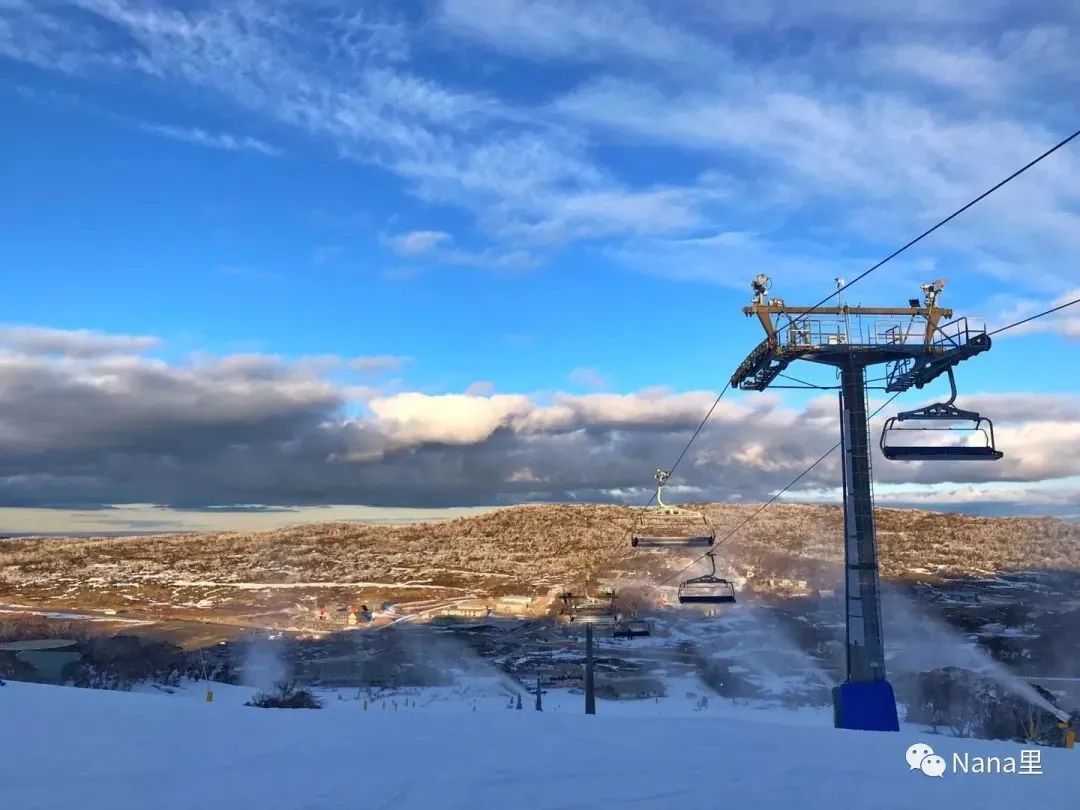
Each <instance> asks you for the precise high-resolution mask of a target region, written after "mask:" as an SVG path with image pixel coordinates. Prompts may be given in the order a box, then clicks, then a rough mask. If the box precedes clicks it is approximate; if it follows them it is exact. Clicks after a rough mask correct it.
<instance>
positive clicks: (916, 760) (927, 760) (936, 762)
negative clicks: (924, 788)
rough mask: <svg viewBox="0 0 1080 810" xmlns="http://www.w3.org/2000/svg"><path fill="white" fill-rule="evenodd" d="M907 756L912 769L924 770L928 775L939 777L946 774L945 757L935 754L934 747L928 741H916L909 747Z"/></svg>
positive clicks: (909, 766) (909, 767) (909, 768)
mask: <svg viewBox="0 0 1080 810" xmlns="http://www.w3.org/2000/svg"><path fill="white" fill-rule="evenodd" d="M905 758H906V759H907V764H908V770H910V771H922V772H923V773H924V774H926V775H927V776H936V777H938V778H941V777H944V776H945V758H944V757H939V756H938V755H937V754H935V753H934V749H933V748H931V747H930V746H929V745H927V744H926V743H915V744H914V745H913V746H911V747H910V748H908V750H907V754H905Z"/></svg>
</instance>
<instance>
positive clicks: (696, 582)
mask: <svg viewBox="0 0 1080 810" xmlns="http://www.w3.org/2000/svg"><path fill="white" fill-rule="evenodd" d="M705 556H706V557H708V558H709V565H710V567H711V568H712V570H711V571H710V572H709V573H708V574H705V575H704V576H700V577H693V578H691V579H688V580H686V581H684V582H683V583H682V584H680V585H679V604H681V605H687V604H690V605H720V604H725V603H731V602H734V601H735V587H734V586H733V585H732V584H731V583H730V582H728V581H727V580H726V579H721V578H720V577H718V576H716V558H715V555H714V554H713V552H711V551H710V552H707V553H706V554H705Z"/></svg>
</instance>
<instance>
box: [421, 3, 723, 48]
mask: <svg viewBox="0 0 1080 810" xmlns="http://www.w3.org/2000/svg"><path fill="white" fill-rule="evenodd" d="M437 21H438V22H439V23H440V24H441V25H442V26H444V27H445V28H448V29H450V30H451V31H453V32H454V33H456V34H460V35H463V36H466V37H470V38H475V39H479V40H482V41H483V42H484V43H485V44H487V45H489V46H490V47H492V48H495V49H497V50H500V51H504V52H508V53H512V54H521V55H525V56H531V57H537V58H541V59H543V58H549V57H555V58H560V59H571V60H574V61H590V62H593V61H602V60H605V59H608V58H611V57H629V58H635V59H643V60H647V61H650V62H652V61H659V62H670V63H686V62H701V61H703V60H706V59H708V57H709V56H710V55H712V54H714V53H715V50H716V49H715V47H714V46H713V45H711V44H710V43H709V41H708V40H705V39H701V38H699V37H697V36H695V35H694V34H692V33H690V32H689V31H685V30H682V29H680V28H679V27H678V26H676V25H674V24H671V23H669V22H664V21H661V20H659V19H658V18H657V17H655V16H654V15H653V14H651V13H650V11H649V9H648V7H647V6H645V5H644V4H642V3H638V2H632V0H616V1H615V2H607V3H586V4H582V3H574V2H567V1H566V0H443V1H442V2H441V3H440V8H439V14H438V18H437Z"/></svg>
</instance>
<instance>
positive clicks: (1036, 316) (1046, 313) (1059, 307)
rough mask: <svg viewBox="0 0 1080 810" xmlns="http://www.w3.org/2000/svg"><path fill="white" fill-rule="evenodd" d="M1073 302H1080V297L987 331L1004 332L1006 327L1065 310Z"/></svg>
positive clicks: (989, 333) (989, 334)
mask: <svg viewBox="0 0 1080 810" xmlns="http://www.w3.org/2000/svg"><path fill="white" fill-rule="evenodd" d="M1073 304H1080V298H1074V299H1073V300H1072V301H1067V302H1066V303H1064V304H1061V305H1059V306H1056V307H1054V308H1053V309H1048V310H1046V311H1045V312H1040V313H1039V314H1038V315H1032V316H1030V317H1028V318H1024V319H1023V320H1022V321H1017V322H1016V323H1010V324H1009V325H1008V326H1002V327H1001V328H1000V329H995V330H994V331H993V332H987V335H988V336H992V335H996V334H998V333H1000V332H1004V331H1005V330H1006V329H1012V328H1013V327H1014V326H1020V325H1021V324H1024V323H1028V322H1029V321H1034V320H1036V319H1037V318H1041V317H1043V316H1044V315H1051V314H1053V313H1055V312H1059V311H1060V310H1063V309H1065V308H1066V307H1071V306H1072V305H1073Z"/></svg>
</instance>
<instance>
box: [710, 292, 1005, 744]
mask: <svg viewBox="0 0 1080 810" xmlns="http://www.w3.org/2000/svg"><path fill="white" fill-rule="evenodd" d="M750 286H751V288H752V289H753V291H754V298H753V301H752V303H751V305H750V306H748V307H744V308H743V312H744V313H745V314H746V315H747V316H752V315H756V316H757V317H758V319H759V320H760V321H761V325H762V326H763V327H764V329H765V335H766V337H765V340H763V341H762V342H761V343H760V344H759V345H758V346H757V348H755V349H754V350H753V351H752V352H751V353H750V355H749V356H748V357H747V358H746V359H745V360H744V361H743V362H742V365H740V366H739V368H738V369H737V370H736V372H735V374H734V375H733V376H732V377H731V387H732V388H739V389H743V390H749V391H763V390H765V389H766V388H768V386H769V384H770V383H772V381H773V380H775V379H776V378H777V376H779V375H780V374H781V373H783V371H784V370H785V369H786V368H787V367H788V366H789V365H790V364H791V363H793V362H794V361H796V360H807V361H809V362H812V363H822V364H824V365H830V366H835V367H836V368H837V369H838V371H839V375H840V383H841V384H840V436H841V443H842V444H841V447H842V449H843V491H844V582H845V591H846V598H845V602H846V614H847V670H846V679H845V681H844V683H842V684H841V685H839V686H837V687H835V688H834V689H833V708H834V720H835V725H836V727H838V728H849V729H865V730H875V731H898V730H899V722H898V718H897V713H896V698H895V696H894V694H893V690H892V686H891V685H890V684H889V682H888V680H887V679H886V677H885V649H884V643H883V639H882V633H881V595H880V589H879V582H878V557H877V543H876V539H875V536H874V502H873V488H872V478H871V475H872V473H871V466H870V444H869V436H868V419H867V413H866V369H867V367H868V366H874V365H878V364H888V365H887V369H886V385H885V390H886V391H890V392H900V391H906V390H908V389H910V388H913V387H914V388H922V387H923V386H924V385H926V384H927V383H929V382H930V381H932V380H933V379H935V378H936V377H938V376H939V375H941V374H945V373H947V372H951V370H952V368H953V367H954V366H955V365H956V364H957V363H959V362H961V361H963V360H966V359H968V358H970V357H973V356H975V355H976V354H979V353H980V352H984V351H986V350H987V349H989V348H990V337H989V335H987V334H986V329H985V328H982V329H973V328H971V327H969V325H968V322H967V319H966V318H959V319H957V320H951V321H950V320H948V319H951V318H952V316H953V313H952V310H951V309H943V308H942V307H939V306H938V304H937V299H938V296H939V295H940V294H941V291H942V290H943V289H944V287H945V281H944V280H938V281H935V282H933V283H931V284H923V285H922V292H923V298H922V300H921V301H920V300H919V299H917V298H913V299H910V300H909V301H908V306H906V307H863V306H848V305H846V304H844V305H841V306H836V307H820V308H814V307H792V306H788V305H787V304H785V303H784V302H783V301H782V300H781V299H779V298H775V297H774V298H771V299H770V298H769V294H768V292H769V289H770V287H771V286H772V285H771V281H770V279H769V277H768V276H765V275H759V276H758V277H757V278H755V279H754V281H753V282H751V284H750ZM943 321H948V322H946V323H944V324H943V323H942V322H943Z"/></svg>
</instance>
